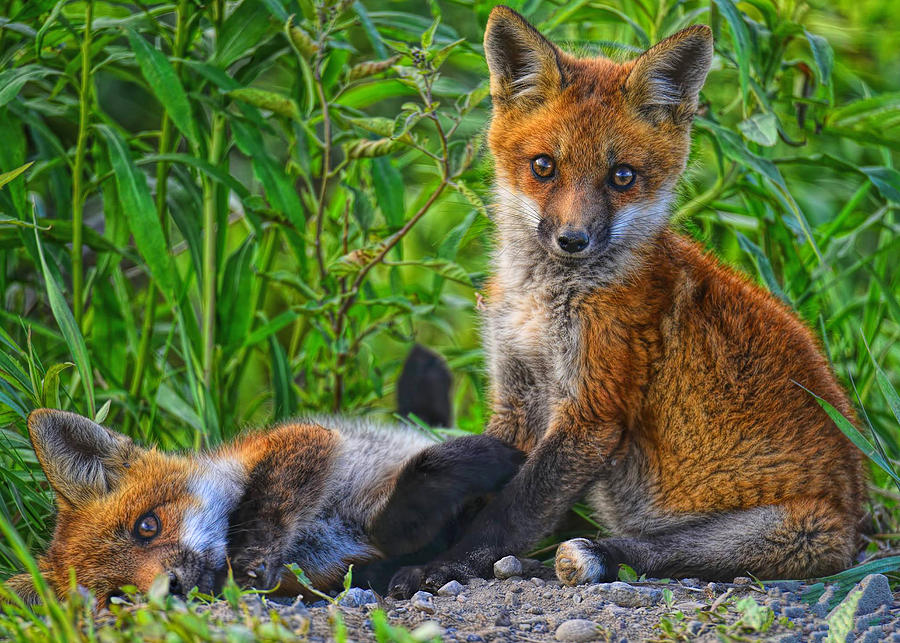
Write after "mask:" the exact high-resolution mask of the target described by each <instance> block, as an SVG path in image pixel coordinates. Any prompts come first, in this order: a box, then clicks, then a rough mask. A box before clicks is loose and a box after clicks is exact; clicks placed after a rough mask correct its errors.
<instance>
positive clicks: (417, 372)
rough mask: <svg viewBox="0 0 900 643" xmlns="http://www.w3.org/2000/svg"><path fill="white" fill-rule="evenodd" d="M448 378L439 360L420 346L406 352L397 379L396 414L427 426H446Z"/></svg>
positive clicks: (448, 419) (450, 416)
mask: <svg viewBox="0 0 900 643" xmlns="http://www.w3.org/2000/svg"><path fill="white" fill-rule="evenodd" d="M451 385H452V377H451V375H450V369H449V368H447V364H446V363H445V362H444V360H443V358H442V357H441V356H440V355H438V354H437V353H435V352H434V351H431V350H429V349H427V348H425V347H424V346H421V345H420V344H416V345H414V346H413V347H412V350H411V351H409V355H407V357H406V362H404V364H403V371H402V372H401V373H400V379H398V380H397V412H398V413H399V414H400V415H402V416H405V417H408V416H409V415H410V414H415V416H416V417H418V418H419V419H421V420H422V421H424V422H427V423H428V424H429V425H431V426H450V425H451V423H452V421H453V412H452V410H451V406H450V388H451Z"/></svg>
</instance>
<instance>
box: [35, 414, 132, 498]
mask: <svg viewBox="0 0 900 643" xmlns="http://www.w3.org/2000/svg"><path fill="white" fill-rule="evenodd" d="M28 433H29V434H30V436H31V444H32V445H33V446H34V452H35V453H36V454H37V457H38V461H39V462H40V463H41V468H42V469H43V470H44V475H46V476H47V480H48V481H49V482H50V486H51V487H53V490H54V491H55V492H56V497H57V502H58V503H59V504H60V506H63V507H65V506H68V507H73V508H74V507H80V506H82V505H84V504H85V503H87V502H89V501H90V500H93V499H95V498H99V497H100V496H102V495H104V494H106V493H108V492H109V491H111V490H113V489H114V488H115V487H116V486H117V485H118V483H119V481H120V480H121V478H122V476H123V475H124V473H125V471H126V470H127V469H128V467H129V465H130V464H131V462H132V461H133V460H134V459H135V458H136V457H137V456H138V455H139V454H140V453H141V451H142V449H141V448H140V447H138V446H137V445H135V444H134V443H133V442H132V441H131V440H130V439H129V438H128V437H126V436H124V435H122V434H121V433H116V432H115V431H111V430H110V429H107V428H105V427H102V426H100V425H99V424H97V423H96V422H92V421H91V420H88V419H87V418H84V417H81V416H80V415H76V414H75V413H67V412H65V411H54V410H51V409H37V410H35V411H32V412H31V415H29V416H28Z"/></svg>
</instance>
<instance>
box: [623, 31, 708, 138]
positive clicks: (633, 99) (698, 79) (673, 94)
mask: <svg viewBox="0 0 900 643" xmlns="http://www.w3.org/2000/svg"><path fill="white" fill-rule="evenodd" d="M712 57H713V37H712V31H711V30H710V28H709V27H707V26H706V25H694V26H693V27H688V28H687V29H682V30H681V31H679V32H678V33H676V34H674V35H672V36H669V37H668V38H666V39H665V40H662V41H660V42H659V43H657V44H656V45H654V46H653V47H651V48H650V49H648V50H647V51H646V52H644V53H643V54H642V55H641V57H640V58H638V59H637V60H636V61H635V63H634V67H633V68H632V70H631V73H630V74H629V75H628V80H627V81H626V82H625V91H626V93H627V97H628V101H629V103H630V104H631V105H632V106H633V107H634V108H635V109H637V110H638V111H639V112H640V113H641V114H642V115H643V116H644V117H645V118H647V119H648V120H650V121H652V122H654V123H658V122H659V121H660V120H661V119H663V118H671V119H672V120H673V121H674V122H675V123H677V124H679V125H686V124H688V123H690V121H691V119H692V118H693V116H694V113H695V112H696V111H697V100H698V97H699V95H700V88H701V87H703V82H704V81H705V80H706V74H707V73H708V72H709V66H710V64H711V63H712Z"/></svg>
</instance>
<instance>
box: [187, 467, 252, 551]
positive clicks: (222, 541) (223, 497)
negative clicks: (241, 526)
mask: <svg viewBox="0 0 900 643" xmlns="http://www.w3.org/2000/svg"><path fill="white" fill-rule="evenodd" d="M245 475H246V474H245V471H244V467H243V466H242V465H241V463H240V462H238V461H237V460H235V459H233V458H208V459H202V460H200V462H199V468H198V470H197V471H196V472H195V473H193V474H191V477H190V478H189V479H188V493H189V494H190V495H191V496H193V497H194V498H195V499H196V500H197V504H196V505H194V506H192V507H190V508H189V509H188V510H187V511H186V512H185V516H184V522H183V523H182V526H181V535H180V540H181V545H182V546H183V547H184V548H185V549H187V550H189V551H193V552H195V553H198V554H204V555H205V556H208V557H211V558H212V559H213V560H214V561H215V562H216V563H217V564H222V565H224V564H225V555H226V546H227V544H228V543H227V535H228V516H229V514H231V511H232V510H233V509H234V508H235V506H236V505H237V503H238V501H239V500H240V498H241V494H242V492H243V488H244V479H245Z"/></svg>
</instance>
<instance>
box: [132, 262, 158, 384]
mask: <svg viewBox="0 0 900 643" xmlns="http://www.w3.org/2000/svg"><path fill="white" fill-rule="evenodd" d="M144 296H145V299H144V320H143V322H141V339H140V343H139V344H138V354H137V361H136V362H135V364H134V373H133V374H132V377H131V387H130V388H129V389H128V393H129V394H130V395H131V396H132V397H137V396H138V395H140V394H141V389H142V387H143V383H144V372H145V371H146V370H147V361H148V360H149V359H150V336H151V335H152V334H153V324H154V322H155V321H156V282H155V281H152V280H151V281H150V283H148V284H147V292H146V293H145V295H144Z"/></svg>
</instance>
